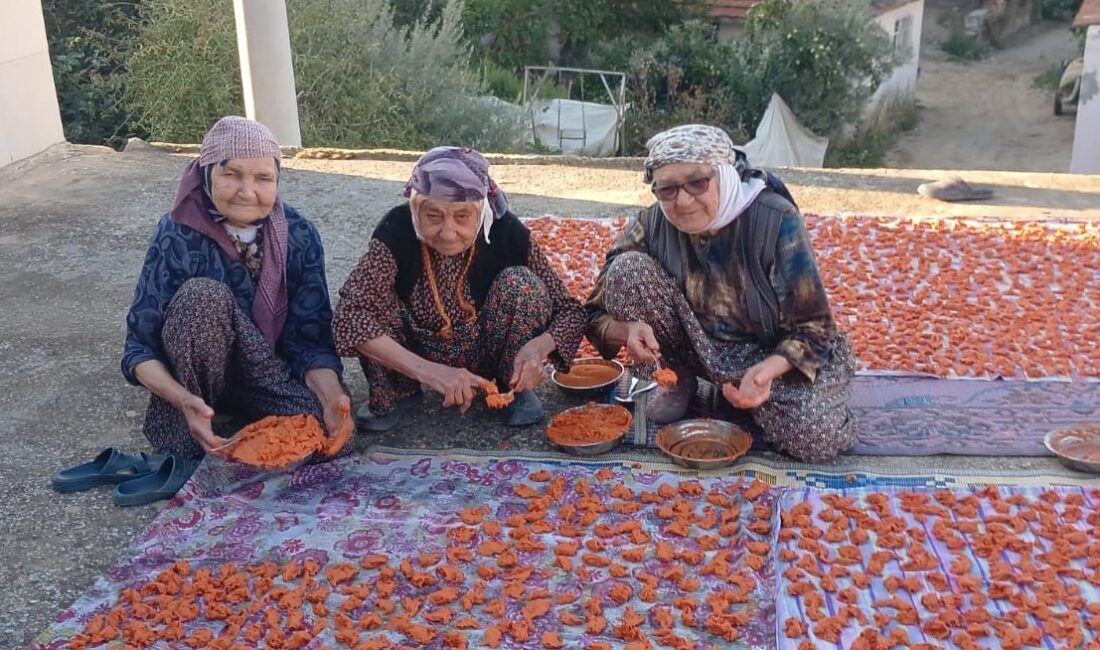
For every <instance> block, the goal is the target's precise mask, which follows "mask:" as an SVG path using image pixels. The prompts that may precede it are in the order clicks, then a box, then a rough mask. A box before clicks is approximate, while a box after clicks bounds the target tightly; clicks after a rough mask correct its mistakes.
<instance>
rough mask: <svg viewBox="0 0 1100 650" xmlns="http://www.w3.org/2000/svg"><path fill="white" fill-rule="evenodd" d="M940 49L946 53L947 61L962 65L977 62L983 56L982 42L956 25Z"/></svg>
mask: <svg viewBox="0 0 1100 650" xmlns="http://www.w3.org/2000/svg"><path fill="white" fill-rule="evenodd" d="M940 48H942V49H943V51H944V52H946V53H947V58H948V59H949V60H951V61H959V62H962V63H969V62H970V61H978V60H979V59H981V58H982V56H983V55H984V54H985V48H984V47H982V42H981V41H979V40H978V39H977V38H976V37H975V36H972V35H971V34H969V33H968V32H967V31H966V28H965V27H963V26H962V25H958V24H956V25H955V26H954V27H952V28H951V32H950V33H949V34H948V35H947V39H946V40H944V42H943V43H942V44H941V45H940Z"/></svg>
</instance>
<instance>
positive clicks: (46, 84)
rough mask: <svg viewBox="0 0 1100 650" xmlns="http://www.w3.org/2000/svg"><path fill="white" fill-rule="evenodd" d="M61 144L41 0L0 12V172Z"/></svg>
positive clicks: (16, 1) (9, 4)
mask: <svg viewBox="0 0 1100 650" xmlns="http://www.w3.org/2000/svg"><path fill="white" fill-rule="evenodd" d="M64 141H65V132H64V130H62V128H61V111H60V110H59V109H58V107H57V92H56V91H55V90H54V85H53V68H51V66H50V52H49V49H48V48H47V46H46V24H45V21H44V20H43V18H42V3H41V2H40V1H39V0H2V8H0V167H3V166H4V165H8V164H10V163H13V162H15V161H16V160H22V159H23V158H27V157H29V156H33V155H34V154H36V153H38V152H40V151H42V150H43V149H45V148H46V147H49V146H50V145H53V144H57V143H59V142H64Z"/></svg>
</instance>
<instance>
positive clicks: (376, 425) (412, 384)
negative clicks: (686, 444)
mask: <svg viewBox="0 0 1100 650" xmlns="http://www.w3.org/2000/svg"><path fill="white" fill-rule="evenodd" d="M405 195H406V196H407V197H408V198H409V200H408V202H407V203H404V204H402V205H399V206H397V207H395V208H393V209H392V210H390V211H389V212H388V213H386V215H385V216H384V217H382V220H381V222H380V223H379V224H378V226H377V227H376V228H375V230H374V234H373V235H372V237H371V241H370V244H369V245H368V247H367V252H366V253H365V254H364V255H363V257H362V259H361V260H360V261H359V265H358V266H357V267H356V268H355V270H353V271H352V273H351V275H350V276H349V277H348V279H347V282H346V283H345V284H344V286H343V288H342V289H341V290H340V301H339V302H338V303H337V305H336V315H335V317H334V319H333V335H334V337H335V339H336V347H337V350H338V351H339V352H340V353H341V354H342V355H344V356H358V357H359V359H360V363H361V364H362V367H363V373H364V374H365V375H366V378H367V381H368V382H369V384H370V400H369V403H368V404H367V407H368V408H367V409H366V410H360V412H359V425H360V427H362V428H365V429H367V430H370V431H386V430H388V429H391V428H392V427H394V426H395V425H396V424H397V423H398V422H399V421H400V420H401V417H402V416H403V415H404V413H405V412H406V411H408V409H409V408H410V407H411V406H412V405H413V404H414V403H415V402H416V400H417V399H418V398H419V397H420V389H421V385H422V384H424V385H427V386H428V387H429V388H431V389H432V390H434V391H436V392H438V393H441V394H442V395H443V405H444V406H445V407H449V406H457V407H458V408H459V409H460V410H461V411H462V412H465V411H466V410H467V409H468V408H469V407H470V405H471V404H472V403H473V401H474V398H475V396H476V394H477V391H478V389H479V388H481V387H482V385H483V384H484V383H485V381H486V380H492V381H494V382H495V383H496V384H497V387H498V389H499V390H501V391H502V392H503V391H508V390H514V391H515V400H514V401H513V402H512V403H511V404H510V405H509V406H508V407H507V408H506V410H505V412H504V418H505V422H506V423H507V424H508V425H511V426H523V425H528V424H534V423H536V422H539V421H541V420H542V419H543V416H544V413H543V409H542V405H541V403H540V402H539V399H538V397H537V396H536V395H535V392H534V388H535V386H537V385H538V384H539V383H540V382H541V381H542V380H543V379H544V377H545V374H544V370H543V368H544V365H545V363H546V361H548V360H549V361H551V362H552V363H553V364H554V365H555V366H556V367H557V368H559V369H562V370H566V369H568V368H569V365H570V363H571V360H572V359H573V356H574V354H575V352H576V350H577V347H578V346H579V345H580V340H581V336H582V331H583V329H584V311H583V310H582V309H581V306H580V303H579V302H578V301H577V300H576V299H574V298H573V297H571V296H570V295H569V293H568V291H567V290H566V289H565V286H564V285H563V283H562V282H561V279H560V278H559V277H558V276H557V274H556V273H555V272H554V270H553V269H552V268H551V267H550V264H549V262H548V261H547V260H546V257H545V256H544V255H543V253H542V251H541V250H540V249H539V247H538V244H536V243H535V242H534V241H532V240H531V233H530V231H528V229H527V227H526V226H524V225H523V224H522V223H521V222H520V220H519V219H518V218H516V216H515V215H514V214H512V212H511V211H510V210H509V208H508V203H507V201H506V200H505V197H504V194H503V193H502V192H501V191H500V190H499V189H498V188H497V186H496V184H495V183H493V180H492V179H491V178H490V177H489V164H488V162H487V161H486V160H485V158H484V157H483V156H482V155H481V154H480V153H478V152H476V151H473V150H470V149H461V148H457V147H438V148H436V149H432V150H431V151H429V152H428V153H426V154H424V156H423V157H421V158H420V160H419V161H418V162H417V163H416V166H415V167H414V168H413V171H412V175H411V177H410V178H409V182H408V183H407V184H406V186H405Z"/></svg>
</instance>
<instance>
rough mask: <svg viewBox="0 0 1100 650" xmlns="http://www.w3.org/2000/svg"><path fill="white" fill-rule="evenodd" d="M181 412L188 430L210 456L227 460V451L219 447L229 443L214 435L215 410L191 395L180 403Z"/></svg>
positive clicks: (199, 398)
mask: <svg viewBox="0 0 1100 650" xmlns="http://www.w3.org/2000/svg"><path fill="white" fill-rule="evenodd" d="M179 410H180V413H183V417H184V419H185V420H187V428H188V430H189V431H190V432H191V436H192V437H193V438H194V439H195V441H196V442H198V443H199V446H200V447H202V448H203V450H204V451H206V453H208V454H213V455H215V456H218V457H221V458H225V452H226V450H225V449H219V447H222V446H224V445H225V444H227V443H228V442H229V441H228V440H226V439H225V438H219V437H218V436H216V435H214V428H213V420H214V409H212V408H210V407H209V406H207V405H206V402H204V401H203V400H202V398H201V397H199V396H197V395H189V396H188V397H185V398H184V399H183V401H182V402H181V403H180V405H179Z"/></svg>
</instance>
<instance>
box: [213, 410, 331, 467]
mask: <svg viewBox="0 0 1100 650" xmlns="http://www.w3.org/2000/svg"><path fill="white" fill-rule="evenodd" d="M237 436H238V437H239V441H238V442H236V443H234V444H233V446H232V447H230V448H229V457H230V458H231V459H233V460H235V461H238V462H241V463H245V464H248V465H252V466H254V467H260V468H262V469H276V468H280V467H286V466H287V465H290V464H291V463H294V462H296V461H299V460H302V459H303V458H305V457H306V456H308V455H310V454H312V453H313V452H315V451H320V450H323V449H324V448H325V447H326V443H327V442H328V439H327V437H326V436H325V432H324V429H322V428H321V423H320V422H318V421H317V418H315V417H313V416H312V415H289V416H280V415H269V416H268V417H266V418H263V419H262V420H257V421H256V422H253V423H252V424H250V425H248V426H246V427H245V428H243V429H241V431H240V433H238V434H237Z"/></svg>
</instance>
